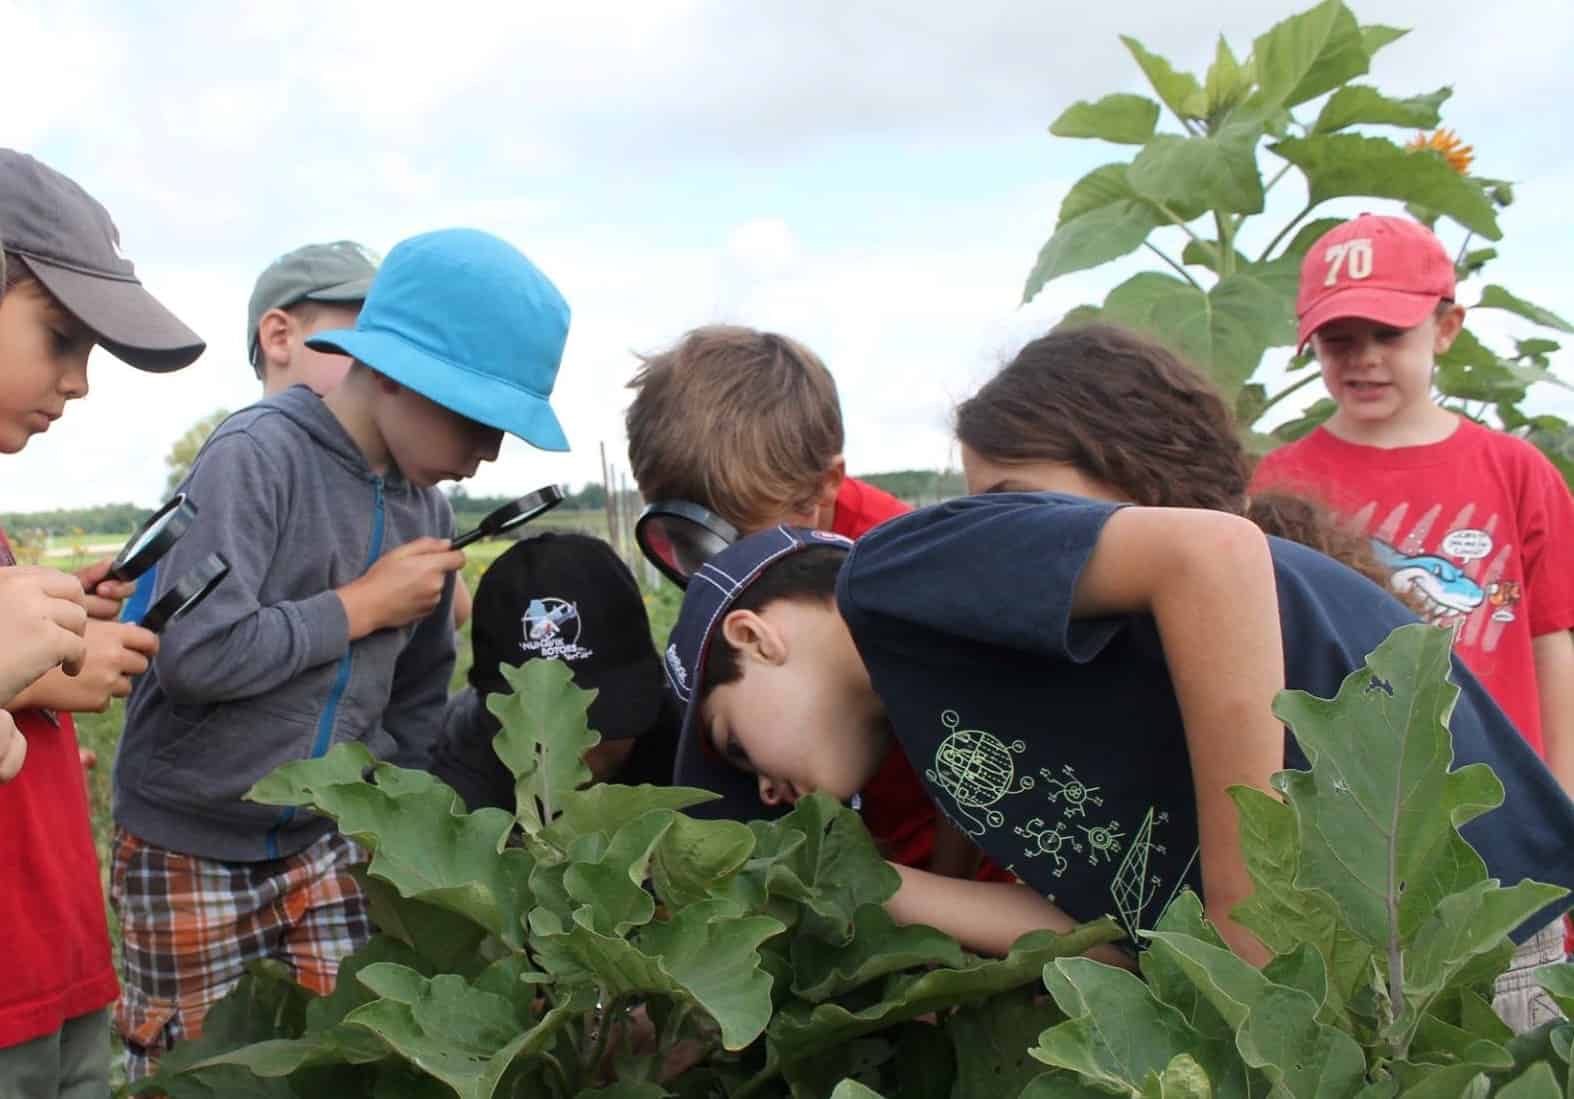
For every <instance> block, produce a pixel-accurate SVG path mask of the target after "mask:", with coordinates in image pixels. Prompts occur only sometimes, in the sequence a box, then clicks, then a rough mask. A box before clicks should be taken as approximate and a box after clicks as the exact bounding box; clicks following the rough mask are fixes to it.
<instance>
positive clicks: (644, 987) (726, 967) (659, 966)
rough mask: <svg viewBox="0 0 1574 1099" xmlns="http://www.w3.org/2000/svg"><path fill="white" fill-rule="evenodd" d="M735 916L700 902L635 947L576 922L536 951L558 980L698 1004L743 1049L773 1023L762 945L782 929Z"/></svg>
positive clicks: (650, 930) (647, 930) (648, 929)
mask: <svg viewBox="0 0 1574 1099" xmlns="http://www.w3.org/2000/svg"><path fill="white" fill-rule="evenodd" d="M734 911H735V909H734V907H733V906H732V905H730V904H728V903H727V902H725V901H703V902H700V903H698V904H691V905H689V906H688V907H687V908H684V909H682V910H681V911H679V912H678V913H676V914H675V915H674V916H673V917H672V918H671V919H670V920H666V921H661V920H658V921H656V922H654V923H650V924H647V925H645V926H644V927H643V928H641V929H640V931H639V934H638V938H637V939H636V940H634V941H633V942H631V941H629V940H627V939H624V938H622V937H621V936H615V935H603V934H600V933H598V932H596V931H594V930H592V929H591V928H589V927H586V926H585V925H584V924H582V923H575V924H574V925H572V926H571V927H569V928H568V929H567V930H565V931H563V932H561V933H554V934H545V935H538V936H535V937H534V938H533V939H532V944H531V945H532V947H533V948H534V949H535V952H536V954H537V955H538V957H539V958H540V960H541V962H542V964H543V965H544V966H545V967H546V968H547V970H548V971H549V972H551V973H553V974H555V975H556V976H557V977H558V978H559V979H567V980H570V981H582V982H594V984H595V985H596V986H597V987H598V988H600V989H601V990H602V991H603V993H604V994H605V995H608V996H632V995H640V996H658V995H664V996H672V997H676V998H678V999H680V1000H683V1001H686V1002H689V1003H693V1004H696V1005H698V1006H699V1007H701V1008H703V1009H704V1010H705V1011H707V1012H708V1013H709V1014H710V1015H711V1017H712V1018H714V1019H715V1020H716V1024H717V1025H718V1026H719V1027H720V1028H721V1033H722V1039H723V1042H724V1044H725V1045H726V1047H727V1048H728V1049H742V1048H743V1047H744V1046H746V1045H748V1044H749V1043H750V1042H752V1041H753V1040H754V1039H755V1038H757V1037H758V1036H759V1034H760V1032H761V1031H762V1030H764V1029H765V1024H766V1023H767V1022H769V1021H770V1017H771V978H770V976H769V975H768V974H766V973H765V972H764V971H763V970H762V969H761V967H760V956H759V947H760V944H761V943H763V942H764V941H765V940H766V939H769V938H770V937H772V936H773V935H777V934H780V933H781V931H782V930H783V927H782V925H781V924H780V923H779V922H777V921H776V920H773V919H770V918H768V917H765V916H742V917H740V916H737V915H735V914H734Z"/></svg>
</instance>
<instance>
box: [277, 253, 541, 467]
mask: <svg viewBox="0 0 1574 1099" xmlns="http://www.w3.org/2000/svg"><path fill="white" fill-rule="evenodd" d="M568 316H569V312H568V303H567V302H566V301H564V300H563V295H562V294H560V293H558V289H557V287H555V286H553V285H552V282H551V280H550V279H548V278H547V277H546V276H545V275H543V274H542V273H541V271H540V270H539V269H538V268H537V267H536V266H535V264H533V263H531V262H530V261H529V260H528V259H526V258H525V256H524V254H523V253H521V252H520V251H519V250H518V249H517V248H515V247H514V246H513V245H511V244H509V243H508V242H507V241H504V240H501V239H499V238H498V237H495V236H493V235H492V234H490V233H483V232H481V231H480V230H479V229H439V230H437V231H436V232H432V233H422V234H421V235H420V236H415V237H411V238H410V239H408V240H405V241H401V242H400V243H399V244H397V245H395V246H394V248H393V250H392V251H391V252H389V253H388V256H387V258H386V259H384V260H383V264H382V266H381V267H380V268H379V269H378V271H377V277H376V278H374V279H373V280H372V287H371V289H370V290H369V291H367V294H366V304H365V305H363V306H362V307H361V315H360V318H359V319H358V320H357V321H356V322H355V327H354V328H351V329H339V330H335V331H331V332H319V333H317V335H315V336H313V337H312V338H311V339H309V340H307V341H306V346H307V347H311V348H315V349H316V350H318V351H331V352H336V353H338V354H340V355H350V356H352V357H353V358H355V359H356V360H358V361H360V362H363V363H365V364H366V365H367V366H369V367H371V368H372V369H373V370H375V371H377V372H378V373H379V374H382V375H384V376H385V377H388V378H392V379H393V380H394V381H396V382H398V383H399V384H400V385H404V386H408V387H409V388H411V389H413V390H415V392H417V393H419V394H420V395H421V396H423V397H425V398H426V399H427V400H429V401H432V402H434V403H436V404H440V405H442V406H443V407H444V408H446V409H448V410H449V411H451V412H457V413H458V414H459V415H461V416H464V417H467V418H468V419H471V420H474V421H476V422H477V423H481V424H485V425H486V426H488V427H495V428H497V429H498V430H499V431H506V432H508V433H509V434H510V435H516V436H518V437H519V438H521V439H523V440H524V441H525V442H527V443H529V444H530V445H531V446H533V447H536V448H538V449H540V450H567V449H568V438H567V436H565V435H564V434H563V427H562V425H561V424H559V423H558V419H557V414H556V413H555V412H553V411H552V406H551V405H550V404H549V403H548V400H549V398H550V397H551V396H552V387H553V385H554V384H555V383H556V381H557V371H558V366H559V365H561V363H562V361H563V344H564V342H565V341H566V340H567V339H568Z"/></svg>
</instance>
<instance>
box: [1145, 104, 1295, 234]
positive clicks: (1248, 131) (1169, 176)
mask: <svg viewBox="0 0 1574 1099" xmlns="http://www.w3.org/2000/svg"><path fill="white" fill-rule="evenodd" d="M1264 122H1265V116H1264V115H1262V114H1260V113H1255V114H1254V113H1251V112H1244V113H1243V112H1237V114H1236V115H1235V116H1232V117H1231V119H1230V120H1229V121H1228V122H1226V123H1225V124H1224V125H1223V126H1221V127H1220V128H1219V130H1218V131H1217V132H1216V133H1213V134H1209V135H1207V136H1201V135H1198V136H1192V137H1178V136H1176V135H1174V134H1160V135H1159V136H1158V137H1155V138H1154V139H1153V140H1152V141H1149V142H1148V143H1147V144H1146V145H1145V146H1143V149H1142V151H1141V152H1140V153H1138V154H1137V157H1136V159H1135V160H1133V161H1132V162H1131V169H1130V171H1129V172H1128V173H1127V178H1128V180H1129V181H1130V183H1131V186H1132V187H1133V188H1134V189H1135V190H1136V191H1137V193H1138V194H1140V195H1142V196H1144V197H1145V198H1150V199H1153V200H1154V201H1155V202H1159V203H1163V204H1164V205H1165V206H1168V207H1169V208H1170V209H1172V210H1174V209H1179V208H1181V207H1184V206H1202V207H1205V208H1207V209H1210V210H1226V211H1229V212H1230V213H1235V214H1258V213H1261V212H1262V208H1263V185H1262V173H1261V172H1260V171H1259V170H1258V168H1257V142H1258V141H1259V140H1261V139H1262V135H1263V128H1264Z"/></svg>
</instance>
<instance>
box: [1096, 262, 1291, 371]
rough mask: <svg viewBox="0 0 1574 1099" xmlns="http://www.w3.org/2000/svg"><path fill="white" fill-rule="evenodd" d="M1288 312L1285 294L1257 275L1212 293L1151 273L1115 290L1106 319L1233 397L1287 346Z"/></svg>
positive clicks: (1236, 277)
mask: <svg viewBox="0 0 1574 1099" xmlns="http://www.w3.org/2000/svg"><path fill="white" fill-rule="evenodd" d="M1285 309H1286V305H1285V301H1284V296H1283V294H1282V292H1281V290H1280V289H1279V288H1277V287H1276V286H1275V284H1274V283H1272V282H1270V281H1268V280H1265V279H1263V278H1261V277H1259V276H1258V275H1257V274H1256V273H1254V271H1253V270H1246V271H1238V272H1236V273H1235V274H1233V275H1230V276H1229V277H1228V278H1225V279H1221V280H1220V281H1219V282H1218V283H1217V284H1215V285H1214V287H1213V288H1212V289H1211V290H1209V291H1208V292H1207V293H1204V292H1203V291H1201V290H1199V289H1197V288H1196V287H1195V286H1193V285H1191V284H1190V283H1188V282H1185V281H1183V280H1181V279H1177V278H1174V277H1172V276H1170V275H1163V274H1159V273H1158V272H1152V271H1149V272H1144V273H1142V274H1140V275H1135V276H1133V277H1132V278H1130V279H1127V280H1126V281H1125V282H1123V283H1121V284H1120V285H1119V286H1117V287H1116V288H1115V289H1114V290H1112V291H1110V294H1109V297H1107V298H1106V299H1105V300H1104V306H1103V314H1104V319H1105V320H1108V321H1111V322H1113V323H1115V324H1122V325H1125V326H1127V327H1129V328H1135V329H1138V330H1139V331H1142V332H1146V333H1147V334H1148V335H1150V336H1152V337H1154V338H1155V339H1157V340H1159V341H1160V342H1161V343H1164V344H1167V345H1168V346H1170V347H1171V348H1173V349H1174V350H1175V351H1177V352H1178V353H1179V354H1181V355H1182V356H1183V357H1185V358H1186V359H1188V360H1190V361H1191V362H1192V363H1193V364H1194V365H1196V366H1197V367H1198V368H1200V369H1202V370H1204V371H1206V372H1207V373H1208V375H1209V376H1210V377H1212V378H1213V380H1214V382H1215V383H1216V384H1217V385H1218V386H1219V388H1220V389H1221V390H1222V391H1223V392H1224V393H1225V394H1226V396H1227V397H1229V398H1233V397H1234V395H1235V392H1236V391H1237V390H1238V389H1239V388H1240V387H1241V386H1242V385H1243V384H1245V382H1246V380H1247V379H1248V378H1250V377H1251V375H1252V372H1253V371H1255V370H1256V369H1257V365H1258V363H1260V362H1261V361H1262V357H1263V353H1264V352H1266V351H1267V350H1268V348H1269V347H1271V346H1274V345H1275V344H1278V343H1280V342H1283V341H1284V339H1285V336H1286V332H1287V331H1288V329H1287V326H1286V323H1285ZM1291 338H1292V339H1293V335H1292V336H1291Z"/></svg>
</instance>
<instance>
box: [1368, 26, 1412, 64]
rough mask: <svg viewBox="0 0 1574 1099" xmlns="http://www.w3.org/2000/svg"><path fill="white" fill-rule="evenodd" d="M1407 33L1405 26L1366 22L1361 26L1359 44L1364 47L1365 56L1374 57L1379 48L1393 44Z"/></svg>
mask: <svg viewBox="0 0 1574 1099" xmlns="http://www.w3.org/2000/svg"><path fill="white" fill-rule="evenodd" d="M1409 33H1410V30H1409V28H1407V27H1406V28H1401V27H1385V26H1383V25H1382V24H1380V23H1368V24H1367V25H1366V26H1364V27H1362V28H1361V44H1362V45H1363V46H1365V47H1366V52H1367V56H1369V57H1376V56H1377V52H1378V51H1379V50H1381V49H1384V48H1386V47H1388V46H1391V45H1393V44H1394V43H1395V42H1397V41H1399V40H1400V39H1401V38H1403V37H1404V36H1405V35H1407V34H1409Z"/></svg>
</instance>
